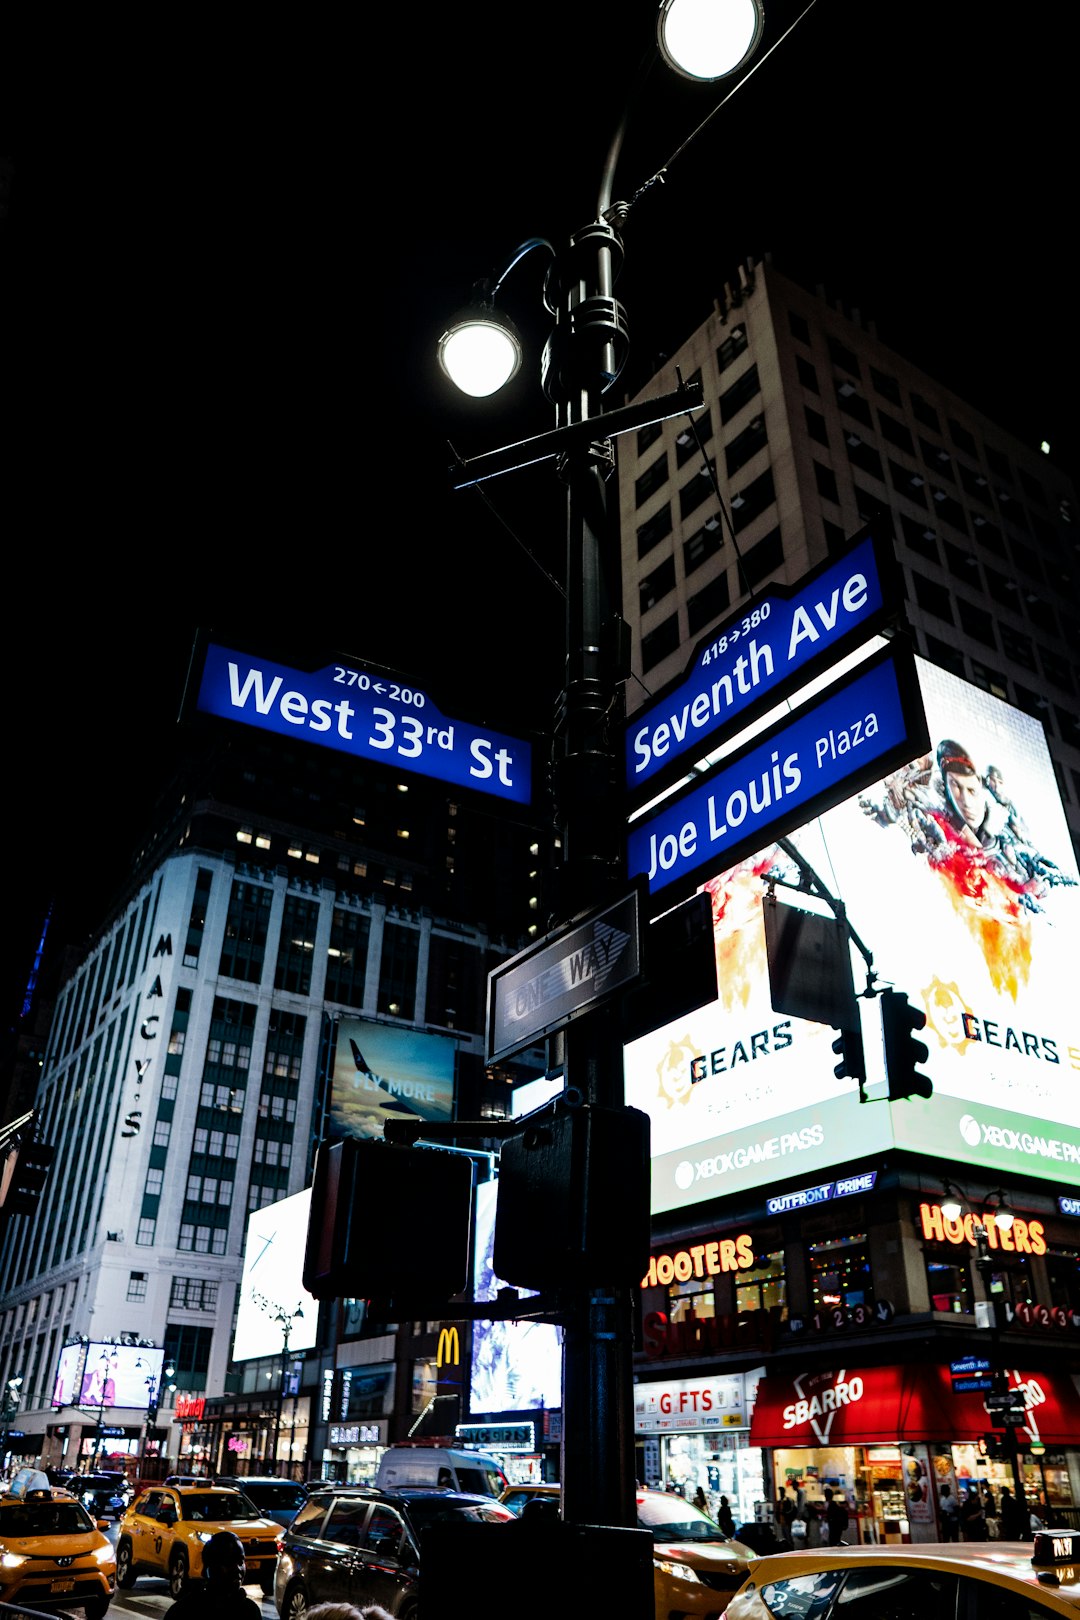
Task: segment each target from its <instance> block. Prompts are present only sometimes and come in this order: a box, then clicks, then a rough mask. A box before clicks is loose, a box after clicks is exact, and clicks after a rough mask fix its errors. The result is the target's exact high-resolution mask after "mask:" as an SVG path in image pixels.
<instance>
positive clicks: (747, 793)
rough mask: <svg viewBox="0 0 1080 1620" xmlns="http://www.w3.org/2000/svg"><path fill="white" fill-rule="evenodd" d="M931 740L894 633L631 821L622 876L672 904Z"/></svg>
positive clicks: (910, 657)
mask: <svg viewBox="0 0 1080 1620" xmlns="http://www.w3.org/2000/svg"><path fill="white" fill-rule="evenodd" d="M929 746H930V741H929V735H928V732H927V728H926V715H925V713H924V712H923V707H922V698H921V696H920V693H919V687H918V680H917V677H916V674H915V656H914V653H913V652H912V650H911V646H910V643H909V642H907V641H906V640H904V639H902V638H900V637H897V638H896V639H894V640H893V641H891V642H890V643H889V644H888V646H887V647H885V648H883V649H882V650H881V651H879V652H877V653H873V654H871V656H870V657H869V658H867V659H866V660H865V661H864V662H863V663H861V664H859V665H858V666H857V667H856V668H855V669H854V670H852V671H851V672H849V674H847V675H846V676H844V677H842V678H841V679H840V680H838V681H836V682H835V683H834V684H833V685H832V686H830V687H828V688H827V689H826V691H825V692H823V693H820V694H818V696H816V697H814V698H812V699H810V700H809V701H808V702H807V703H805V704H804V705H803V706H802V708H800V709H797V710H796V711H795V713H794V714H792V715H789V716H787V717H785V719H783V720H782V721H780V722H779V723H778V724H777V725H775V726H772V727H771V728H770V729H769V730H768V731H766V732H763V733H762V734H761V735H760V736H758V737H755V738H754V739H753V741H752V742H751V743H749V744H748V745H747V746H746V747H745V748H744V749H742V750H741V752H740V753H738V754H736V755H733V756H732V757H731V758H729V759H726V760H724V761H722V762H721V763H720V764H718V765H717V766H716V767H715V769H714V770H712V771H710V772H709V774H708V775H707V776H705V777H701V778H695V780H694V782H693V783H692V784H691V786H690V788H689V789H688V790H684V791H683V792H682V793H679V794H675V795H673V796H672V797H671V798H670V799H668V800H666V801H665V802H664V803H663V804H662V805H660V806H659V807H658V809H657V810H656V811H655V813H654V814H653V815H651V816H648V817H643V818H642V820H641V821H639V822H635V823H634V824H633V825H632V826H631V828H630V832H629V836H628V839H627V873H628V876H629V877H630V878H631V879H633V878H635V877H637V876H639V875H644V876H645V877H646V878H647V881H648V890H649V894H650V895H656V894H661V893H662V894H663V896H664V899H665V901H673V900H675V899H677V898H678V897H679V896H681V895H683V894H686V893H689V892H692V890H693V889H694V888H696V887H698V886H699V885H700V884H702V883H703V882H705V880H706V879H707V878H709V877H712V876H713V875H714V874H715V873H717V872H722V871H725V870H726V869H727V868H728V867H730V866H734V865H735V864H736V863H737V862H738V861H740V860H742V858H743V857H744V856H745V855H751V854H753V853H754V851H755V850H758V849H761V848H762V847H763V846H764V845H766V844H768V843H770V842H771V841H774V840H775V839H777V838H782V837H784V836H785V835H786V834H787V833H789V832H791V831H792V829H793V828H795V827H798V826H802V825H803V824H804V823H805V822H807V821H809V820H811V819H812V818H813V817H814V816H816V815H820V814H822V813H823V812H824V811H825V810H828V809H830V808H831V806H832V805H834V804H837V803H839V801H840V800H841V799H843V798H847V797H848V796H849V795H850V794H852V793H857V792H858V791H859V790H860V788H864V787H867V786H869V784H870V783H871V782H876V781H878V780H879V779H880V778H881V777H882V776H884V775H886V774H887V772H889V771H890V770H893V769H895V767H896V766H897V765H902V764H904V763H906V762H907V761H908V760H910V759H914V758H915V757H916V755H918V754H924V753H925V752H926V751H927V749H928V748H929Z"/></svg>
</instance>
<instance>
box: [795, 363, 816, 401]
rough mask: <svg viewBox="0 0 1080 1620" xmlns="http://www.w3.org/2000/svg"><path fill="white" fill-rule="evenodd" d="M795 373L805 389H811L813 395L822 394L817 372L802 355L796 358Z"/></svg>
mask: <svg viewBox="0 0 1080 1620" xmlns="http://www.w3.org/2000/svg"><path fill="white" fill-rule="evenodd" d="M795 371H796V373H797V375H798V378H799V381H800V382H801V383H802V385H803V387H804V388H809V390H810V392H811V393H812V394H820V393H821V389H820V388H819V387H818V380H817V372H816V371H815V370H814V368H813V366H812V365H811V364H810V362H809V360H807V359H805V358H804V356H803V355H801V354H797V355H796V356H795Z"/></svg>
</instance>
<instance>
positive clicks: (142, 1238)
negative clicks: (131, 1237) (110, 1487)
mask: <svg viewBox="0 0 1080 1620" xmlns="http://www.w3.org/2000/svg"><path fill="white" fill-rule="evenodd" d="M156 1231H157V1221H156V1220H151V1219H150V1217H149V1216H146V1215H144V1216H143V1218H142V1220H141V1221H140V1222H139V1230H138V1231H137V1232H136V1234H135V1242H136V1243H137V1244H138V1246H139V1247H140V1248H149V1247H150V1246H151V1245H152V1244H153V1241H154V1233H155V1232H156Z"/></svg>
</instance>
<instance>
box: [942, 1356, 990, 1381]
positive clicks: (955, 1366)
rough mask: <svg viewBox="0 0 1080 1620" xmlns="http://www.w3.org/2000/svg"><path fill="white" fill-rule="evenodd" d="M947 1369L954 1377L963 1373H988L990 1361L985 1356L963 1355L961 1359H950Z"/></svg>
mask: <svg viewBox="0 0 1080 1620" xmlns="http://www.w3.org/2000/svg"><path fill="white" fill-rule="evenodd" d="M949 1371H950V1372H951V1373H952V1374H953V1376H954V1377H958V1376H963V1374H965V1373H988V1372H989V1371H990V1363H989V1362H988V1361H987V1360H986V1358H985V1356H965V1357H964V1359H963V1360H962V1361H950V1362H949Z"/></svg>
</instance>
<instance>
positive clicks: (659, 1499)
mask: <svg viewBox="0 0 1080 1620" xmlns="http://www.w3.org/2000/svg"><path fill="white" fill-rule="evenodd" d="M559 1491H560V1487H559V1486H558V1485H510V1486H508V1487H507V1488H506V1490H505V1491H503V1493H502V1495H501V1496H500V1497H499V1501H500V1502H502V1503H503V1505H504V1506H505V1507H508V1508H510V1509H511V1511H512V1512H514V1513H520V1512H521V1510H522V1508H523V1507H524V1506H525V1504H526V1502H529V1501H534V1500H535V1499H536V1498H537V1497H538V1496H539V1497H554V1499H555V1501H556V1502H557V1501H558V1500H559ZM635 1495H636V1503H637V1522H638V1526H639V1528H641V1529H643V1530H648V1531H649V1532H650V1533H651V1535H652V1538H653V1596H654V1598H655V1602H656V1620H684V1617H685V1620H690V1617H693V1620H715V1617H716V1616H717V1615H718V1614H720V1613H722V1612H723V1610H724V1608H725V1605H726V1604H727V1602H728V1599H729V1598H730V1597H731V1594H732V1593H733V1592H734V1591H735V1590H736V1588H737V1587H739V1586H741V1585H742V1583H743V1580H744V1579H745V1577H746V1573H747V1570H748V1569H749V1568H750V1564H751V1561H752V1560H753V1559H754V1558H755V1557H756V1556H757V1555H756V1554H755V1553H754V1551H753V1550H752V1548H750V1547H747V1546H745V1545H744V1544H743V1543H742V1542H741V1541H735V1540H733V1539H732V1538H731V1537H730V1536H725V1534H724V1532H723V1531H722V1530H721V1529H720V1526H719V1525H718V1524H717V1523H716V1522H715V1520H713V1519H710V1518H709V1516H708V1514H707V1513H702V1512H701V1510H700V1508H696V1507H694V1506H693V1504H692V1503H690V1502H687V1501H686V1500H685V1499H684V1498H683V1497H681V1496H679V1495H678V1494H677V1492H675V1491H652V1490H647V1489H645V1488H641V1489H639V1490H638V1491H637V1492H636V1493H635ZM729 1612H730V1611H729ZM814 1620H816V1616H815V1617H814ZM920 1620H928V1617H920Z"/></svg>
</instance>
